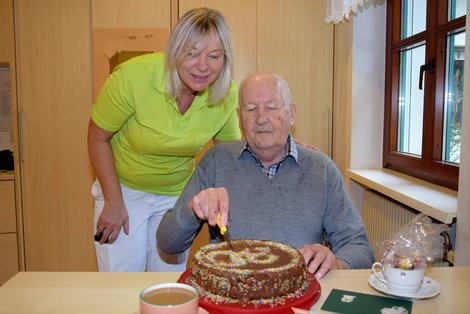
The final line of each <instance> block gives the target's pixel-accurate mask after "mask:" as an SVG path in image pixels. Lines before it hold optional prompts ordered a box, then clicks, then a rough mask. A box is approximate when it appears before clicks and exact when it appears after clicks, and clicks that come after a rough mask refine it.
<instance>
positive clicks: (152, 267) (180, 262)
mask: <svg viewBox="0 0 470 314" xmlns="http://www.w3.org/2000/svg"><path fill="white" fill-rule="evenodd" d="M121 189H122V195H123V198H124V203H125V205H126V207H127V211H128V214H129V234H125V233H124V228H121V231H120V233H119V236H118V238H117V239H116V241H115V242H114V243H113V244H99V242H95V250H96V257H97V260H98V269H99V271H114V272H118V271H130V272H141V271H165V272H172V271H175V272H182V271H185V270H186V262H187V260H188V256H189V250H190V249H188V250H187V251H186V252H184V253H182V254H179V255H167V254H165V253H163V252H162V251H161V250H159V249H158V245H157V238H156V232H157V228H158V225H159V224H160V221H161V220H162V217H163V214H165V212H166V211H167V210H169V209H170V208H172V207H173V205H174V204H175V202H176V200H177V199H178V197H177V196H168V195H159V194H152V193H147V192H142V191H137V190H132V189H129V188H127V187H125V186H121ZM92 195H93V197H94V198H95V215H94V230H95V232H96V223H97V221H98V217H99V216H100V214H101V211H102V210H103V207H104V198H103V192H102V190H101V186H100V184H99V182H98V180H96V181H95V183H94V184H93V187H92Z"/></svg>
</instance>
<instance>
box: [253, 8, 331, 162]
mask: <svg viewBox="0 0 470 314" xmlns="http://www.w3.org/2000/svg"><path fill="white" fill-rule="evenodd" d="M257 3H258V7H257V18H256V25H257V55H256V60H257V68H258V69H263V70H269V71H274V72H277V73H279V74H280V75H282V76H283V77H284V78H285V79H286V81H287V83H288V84H289V87H290V89H291V93H292V96H293V98H294V102H296V103H297V118H296V121H295V125H294V128H293V134H294V136H295V137H296V138H299V139H301V140H303V141H305V142H308V143H311V144H314V145H316V146H317V147H318V148H320V149H321V150H322V151H323V152H325V153H329V150H330V145H331V128H332V104H333V96H332V93H333V92H332V91H333V27H332V26H331V25H326V24H325V22H324V21H325V12H326V6H325V5H326V1H312V0H296V1H285V0H257Z"/></svg>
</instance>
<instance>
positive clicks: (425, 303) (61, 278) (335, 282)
mask: <svg viewBox="0 0 470 314" xmlns="http://www.w3.org/2000/svg"><path fill="white" fill-rule="evenodd" d="M371 273H372V272H371V271H370V270H367V269H363V270H336V271H330V272H329V273H328V274H327V275H326V276H325V277H324V278H322V279H321V280H320V286H321V289H322V292H321V296H320V299H319V300H318V301H317V302H316V303H315V304H314V305H313V307H312V311H313V312H315V313H319V312H321V310H320V308H321V306H322V305H323V303H324V302H325V300H326V298H327V296H328V295H329V293H330V291H331V290H332V289H333V288H336V289H341V290H348V291H354V292H361V293H367V294H374V295H383V294H382V293H380V292H379V291H376V290H375V289H373V288H372V287H371V286H370V285H369V284H368V278H369V276H370V275H371ZM180 275H181V273H159V272H153V273H151V272H148V273H123V272H122V273H100V272H20V273H18V274H16V275H15V276H14V277H13V278H12V279H10V280H9V281H8V282H6V283H5V284H4V285H3V286H2V287H0V313H28V314H34V313H48V314H52V313H60V314H66V313H73V314H77V313H100V314H104V313H135V312H136V311H137V310H138V307H139V293H140V291H142V290H143V289H144V288H146V287H148V286H151V285H154V284H157V283H163V282H175V281H176V280H178V278H179V276H180ZM426 276H428V277H431V278H432V279H434V280H436V281H438V282H439V283H440V285H441V293H440V294H439V295H437V296H436V297H433V298H429V299H420V300H413V309H412V313H413V314H417V313H452V314H457V313H470V267H434V268H428V269H427V270H426Z"/></svg>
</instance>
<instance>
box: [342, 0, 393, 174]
mask: <svg viewBox="0 0 470 314" xmlns="http://www.w3.org/2000/svg"><path fill="white" fill-rule="evenodd" d="M385 21H386V5H385V4H383V5H377V6H373V5H371V6H370V7H369V8H367V9H365V10H363V11H362V12H358V13H357V16H356V17H354V18H353V19H352V22H353V40H352V42H353V47H352V111H351V112H352V117H351V118H352V121H351V126H352V130H351V164H350V167H351V168H381V167H382V143H383V112H384V106H383V103H384V84H385V76H384V71H385Z"/></svg>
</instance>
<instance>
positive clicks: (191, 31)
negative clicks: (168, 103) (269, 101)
mask: <svg viewBox="0 0 470 314" xmlns="http://www.w3.org/2000/svg"><path fill="white" fill-rule="evenodd" d="M211 32H214V33H215V34H216V35H217V37H218V39H219V45H220V48H221V49H222V51H223V53H224V65H223V67H222V71H221V73H220V74H219V76H218V77H217V79H216V80H215V81H214V82H213V83H212V84H211V85H210V86H209V90H210V95H209V104H211V105H212V104H217V103H219V102H221V101H222V100H223V99H224V98H225V97H226V96H227V94H228V91H229V89H230V82H231V79H232V72H233V59H234V56H233V54H234V53H233V44H232V36H231V34H230V31H229V29H228V25H227V23H226V22H225V18H224V16H223V15H222V13H220V12H219V11H217V10H214V9H208V8H196V9H192V10H190V11H188V12H186V13H185V14H184V15H183V16H182V17H181V18H180V20H179V21H178V23H177V24H176V26H175V29H174V30H173V32H172V33H171V35H170V38H169V40H168V44H167V47H166V52H165V58H166V76H167V88H166V92H167V94H168V96H170V97H172V98H174V99H178V97H179V96H180V95H181V89H182V82H181V79H180V77H179V74H178V70H177V68H178V66H179V65H180V64H181V63H182V62H183V61H184V60H185V59H186V58H187V56H188V53H189V52H190V51H191V50H192V49H193V48H194V46H195V45H196V43H199V44H200V45H198V51H196V54H197V53H199V52H200V51H202V50H204V49H205V48H206V47H207V45H208V43H209V40H210V35H211Z"/></svg>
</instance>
